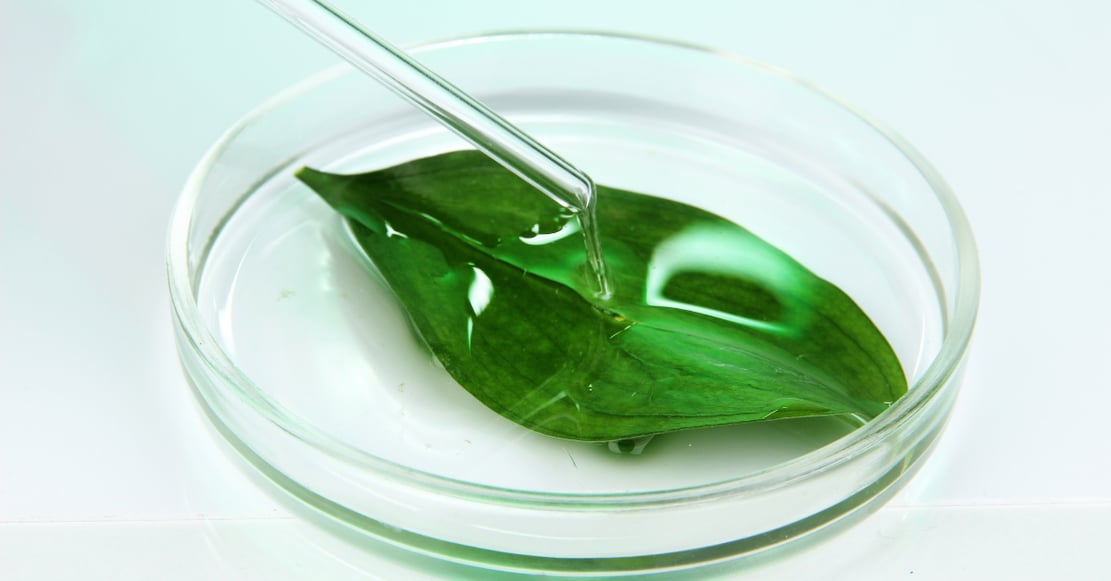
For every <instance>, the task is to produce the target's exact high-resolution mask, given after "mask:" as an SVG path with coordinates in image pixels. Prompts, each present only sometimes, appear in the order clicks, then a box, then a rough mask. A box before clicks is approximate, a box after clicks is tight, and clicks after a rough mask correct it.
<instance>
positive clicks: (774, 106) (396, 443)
mask: <svg viewBox="0 0 1111 581" xmlns="http://www.w3.org/2000/svg"><path fill="white" fill-rule="evenodd" d="M414 52H415V54H416V55H417V57H418V58H419V59H420V60H421V61H422V62H424V63H425V64H427V65H428V66H429V67H430V68H432V69H434V70H436V71H437V72H439V73H441V74H442V75H444V76H445V77H447V78H450V79H452V81H453V82H455V83H457V84H458V85H459V86H460V87H462V88H463V89H464V90H465V91H468V92H470V93H471V94H473V95H475V96H477V97H478V98H480V99H481V100H482V101H484V102H485V103H487V104H488V105H490V106H491V107H492V108H494V109H495V110H497V111H498V112H499V113H501V114H502V115H504V116H505V117H507V118H508V119H509V120H510V121H511V122H513V123H515V124H517V125H518V126H520V127H522V128H523V129H525V130H526V131H528V132H529V133H530V134H532V135H533V136H535V137H537V138H538V139H539V140H541V141H542V142H543V143H545V144H546V145H547V146H549V147H551V148H552V149H554V150H556V151H558V152H559V153H560V154H561V155H563V156H564V157H566V158H567V159H569V160H570V161H572V162H573V163H575V164H576V165H578V166H579V167H581V168H582V169H583V170H585V171H586V172H587V173H589V174H590V175H591V176H592V177H593V178H594V180H595V181H596V182H598V183H601V184H604V185H607V186H611V187H618V188H623V189H627V190H633V191H638V192H643V193H648V194H652V195H657V196H661V197H666V198H672V199H676V200H679V201H683V202H685V203H688V204H692V205H695V206H699V207H702V208H705V209H708V210H710V211H712V212H714V213H717V214H719V215H721V216H724V217H726V218H729V219H731V220H733V221H735V222H737V223H738V224H741V225H742V226H744V227H745V228H747V229H749V230H751V231H753V232H754V233H756V234H757V235H758V236H760V237H761V238H763V239H764V240H767V241H768V242H771V243H772V244H774V245H776V246H778V247H779V248H781V249H783V250H784V251H786V252H787V253H788V254H790V255H792V256H793V257H794V258H796V259H797V260H798V261H800V262H801V263H802V264H804V265H805V266H806V267H807V268H809V269H810V270H811V271H813V272H814V273H816V274H818V275H819V276H821V277H822V278H825V279H826V280H829V281H830V282H833V283H834V284H836V285H837V286H838V287H840V288H841V289H842V290H844V291H845V292H846V293H847V294H848V295H849V296H851V297H852V298H853V299H854V300H855V301H856V302H857V304H859V305H860V306H861V308H862V309H863V310H864V311H865V312H866V313H867V314H868V315H869V316H870V317H871V318H872V319H873V321H874V322H875V323H876V325H877V326H878V327H879V329H880V330H881V331H882V332H883V333H884V335H885V336H886V337H887V338H888V340H889V342H890V343H891V345H892V347H893V348H894V349H895V352H896V353H897V355H898V356H899V359H900V361H901V363H902V364H903V367H904V370H905V371H906V373H907V379H908V383H909V386H910V387H909V390H908V393H907V395H906V396H904V397H903V398H901V399H900V400H898V401H897V402H895V404H894V405H892V406H891V407H890V408H889V409H887V410H886V411H884V412H883V413H881V414H880V415H879V416H877V417H876V418H874V419H872V420H870V421H868V422H865V423H860V422H855V421H853V420H851V419H848V418H838V417H828V418H812V419H794V420H780V421H771V422H758V423H752V424H745V425H738V426H731V427H724V428H713V429H704V430H690V431H684V432H676V433H671V434H664V435H661V436H657V437H656V438H655V439H654V440H653V441H652V442H651V445H650V446H648V447H647V448H645V449H644V450H643V451H641V450H637V451H638V452H641V453H639V454H628V453H626V454H618V453H614V451H613V450H611V448H610V447H609V446H607V445H605V444H598V443H583V442H575V441H567V440H561V439H557V438H551V437H548V436H544V435H541V434H538V433H535V432H532V431H530V430H528V429H526V428H523V427H521V426H518V425H516V424H514V423H512V422H510V421H509V420H506V419H504V418H502V417H501V416H499V415H497V414H496V413H495V412H493V411H490V410H489V409H486V408H485V407H483V406H482V405H481V404H480V403H479V402H478V401H477V400H475V399H474V398H473V397H471V396H470V395H469V394H468V393H467V392H466V391H465V390H464V389H462V388H461V387H459V386H458V385H457V384H455V383H454V381H453V380H452V379H451V378H450V376H449V375H448V374H447V372H446V371H444V370H443V369H442V368H441V367H440V366H438V365H437V363H436V361H435V359H434V357H432V356H431V355H430V353H429V352H428V350H427V349H426V348H424V347H423V346H422V344H421V342H420V340H419V339H418V338H417V336H416V334H415V333H414V332H413V330H412V329H411V328H410V325H409V323H408V320H407V318H406V315H405V313H404V312H403V311H402V309H401V308H400V306H399V303H398V301H397V299H396V298H395V297H394V296H393V295H392V294H391V292H390V291H389V289H388V288H386V287H385V286H384V285H383V284H382V283H381V281H380V279H378V278H376V277H375V276H373V274H372V273H371V270H370V268H369V267H368V264H367V262H366V259H365V257H364V256H363V255H362V254H361V253H360V251H359V250H358V248H357V247H356V245H355V244H354V243H353V242H352V241H351V238H350V236H349V235H348V232H347V230H346V229H345V228H344V225H343V222H342V220H341V218H340V217H339V216H338V215H337V214H336V213H335V212H334V211H332V210H331V209H330V208H328V207H327V206H326V205H325V204H324V203H323V202H322V201H321V200H320V199H319V198H318V197H317V196H316V195H315V194H313V193H312V192H311V191H309V190H308V189H307V188H306V187H304V186H303V185H301V184H300V183H299V182H298V181H296V180H295V178H294V177H293V172H294V171H296V170H297V169H299V168H300V167H302V166H306V165H307V166H311V167H314V168H318V169H325V170H329V171H334V172H340V173H354V172H359V171H369V170H373V169H379V168H384V167H389V166H392V165H396V164H398V163H402V162H405V161H408V160H413V159H417V158H421V157H426V156H429V155H433V154H437V153H442V152H447V151H454V150H458V149H463V148H467V145H466V144H465V143H463V142H462V141H461V140H460V139H459V138H458V137H456V136H455V135H454V134H451V133H449V132H448V131H447V130H445V129H443V128H442V127H440V126H438V125H437V124H436V123H435V122H433V121H431V120H429V119H427V118H426V117H424V116H423V115H422V114H421V113H419V112H417V111H416V110H414V109H413V108H412V107H411V106H410V105H408V104H406V103H404V102H402V101H401V100H400V99H398V98H397V97H395V96H394V95H393V94H392V93H389V92H388V91H387V90H386V89H384V88H382V87H380V86H378V85H377V84H376V83H375V82H374V81H372V80H370V79H369V78H366V77H365V76H363V75H362V74H360V73H358V72H356V71H354V70H353V69H350V68H349V67H347V66H338V67H335V68H332V69H329V70H327V71H324V72H322V73H320V74H318V75H316V76H314V77H312V78H310V79H308V80H306V81H304V82H302V83H300V84H298V85H296V86H294V87H292V88H290V89H288V90H286V91H284V92H283V93H281V94H279V95H277V96H276V97H274V98H273V99H271V100H270V101H268V102H266V103H264V104H263V105H261V106H260V107H259V108H258V109H256V110H255V111H253V112H251V113H250V114H248V115H247V116H246V117H245V118H244V119H243V120H241V121H240V122H239V123H237V124H236V125H235V126H234V127H232V128H231V129H229V130H228V131H227V132H226V133H225V134H224V135H223V136H222V137H221V138H220V140H219V141H218V142H217V143H216V144H215V145H214V146H213V147H212V148H211V150H210V151H209V152H208V153H207V154H206V155H205V157H204V158H203V159H202V160H201V162H200V163H199V165H198V166H197V168H196V170H195V171H194V173H193V175H192V176H191V178H190V180H189V182H188V183H187V185H186V187H185V190H184V192H183V194H182V197H181V200H180V202H179V204H178V206H177V209H176V210H175V214H174V216H173V218H172V222H171V225H170V231H169V241H168V273H169V286H170V297H171V303H172V307H173V314H174V321H175V330H176V339H177V345H178V351H179V354H180V359H181V362H182V367H183V369H184V371H185V374H186V376H187V378H188V380H189V383H190V385H191V386H192V388H193V389H194V391H195V393H196V395H197V398H198V400H199V401H200V403H201V404H202V406H203V409H204V410H205V411H206V413H207V416H208V418H209V419H210V420H211V421H212V422H213V423H214V424H215V426H216V427H217V429H218V430H219V432H220V433H221V434H222V435H223V436H224V437H225V438H227V440H228V441H229V442H230V443H231V444H232V445H233V446H234V447H235V448H236V449H237V450H238V451H239V452H240V453H241V454H242V455H243V456H244V458H245V459H246V460H247V461H248V462H249V463H250V464H251V465H252V466H254V467H255V469H257V470H258V471H259V472H260V473H261V474H263V475H265V476H266V477H267V478H268V479H269V480H271V481H272V482H273V483H274V484H276V485H277V486H278V487H279V488H280V489H282V490H284V491H285V492H287V493H289V494H290V495H292V497H294V498H296V499H298V501H299V502H303V503H304V505H305V506H307V507H309V508H311V509H313V510H315V511H318V512H319V513H320V514H321V515H324V516H325V518H328V519H334V520H335V521H337V522H338V523H341V524H342V526H344V527H346V528H347V529H349V530H350V531H352V532H353V533H354V534H356V535H360V536H365V537H366V542H368V543H378V542H385V543H389V544H392V545H397V546H400V547H403V548H405V549H409V550H412V551H416V552H418V553H423V554H427V555H432V556H435V557H437V558H442V559H446V560H449V561H456V562H461V563H466V564H470V565H475V566H479V567H485V568H491V569H500V570H508V571H528V572H543V573H552V574H576V573H588V574H607V573H611V574H619V573H633V572H652V571H661V570H668V569H678V568H688V567H694V566H697V565H701V564H706V563H710V562H716V561H721V560H725V559H733V558H743V557H745V556H749V555H755V554H758V553H761V552H763V551H765V550H767V549H770V548H772V547H778V546H784V545H788V544H791V543H793V542H795V541H796V540H798V539H801V538H804V537H807V536H808V535H809V534H810V533H812V532H814V531H818V530H821V529H823V528H826V527H829V525H831V524H833V523H836V522H838V521H842V520H844V519H845V517H847V516H849V515H860V514H862V513H866V512H867V511H868V510H871V509H874V508H875V507H876V506H878V505H879V504H880V502H882V500H883V499H884V498H886V496H887V495H889V494H890V493H891V492H892V491H893V490H895V489H897V488H898V487H899V486H900V485H901V484H902V483H904V482H905V481H906V480H907V479H908V478H909V477H910V475H911V474H913V472H914V471H915V469H916V468H917V467H918V466H919V465H920V463H921V461H922V460H923V458H924V457H925V456H926V455H927V452H928V451H929V450H930V449H931V447H932V445H933V443H934V442H935V440H936V439H937V437H938V435H939V434H940V433H941V431H942V429H943V427H944V425H945V421H946V419H947V417H948V416H949V413H950V410H951V408H952V405H953V401H954V398H955V396H956V393H957V390H958V389H959V385H960V378H961V370H962V365H963V363H964V361H965V357H966V353H967V349H968V344H969V341H970V338H971V333H972V329H973V326H974V321H975V317H976V311H977V306H978V300H979V270H978V268H979V267H978V263H977V257H976V249H975V244H974V241H973V238H972V235H971V232H970V229H969V225H968V222H967V219H966V218H965V216H964V214H963V212H962V210H961V208H960V206H959V204H958V202H957V201H956V199H955V197H954V195H953V194H952V192H951V191H950V190H949V188H948V187H947V186H946V184H945V183H944V181H943V179H942V178H941V177H940V176H939V175H938V173H937V172H936V171H935V170H934V169H933V168H932V167H931V166H930V165H929V163H928V162H927V161H926V160H925V159H924V158H923V157H922V156H921V155H920V154H919V153H917V152H916V151H915V150H914V149H913V148H912V147H911V146H910V145H909V144H907V143H906V142H905V141H904V140H903V139H901V138H900V137H898V136H897V135H896V134H894V133H893V132H891V131H889V130H887V129H885V128H883V127H882V126H880V125H878V124H877V123H875V122H873V121H871V120H869V119H868V118H867V117H866V116H864V115H862V114H860V113H858V112H856V111H855V110H853V109H852V108H851V107H849V106H847V105H846V104H844V103H842V102H841V101H839V100H838V99H836V98H834V97H832V96H830V95H829V94H827V93H826V92H824V91H822V90H821V89H819V88H817V87H815V86H813V85H811V84H810V83H807V82H806V81H804V80H801V79H799V78H797V77H794V76H792V75H790V74H787V73H785V72H782V71H779V70H776V69H774V68H771V67H768V66H765V65H762V64H759V63H756V62H752V61H750V60H747V59H744V58H741V57H737V56H734V55H729V54H725V53H721V52H717V51H713V50H709V49H705V48H700V47H696V46H690V45H685V44H679V43H673V42H668V41H662V40H658V39H649V38H642V37H634V36H629V35H620V34H601V33H577V32H564V31H527V32H508V33H499V34H489V35H484V36H480V37H472V38H463V39H455V40H451V41H445V42H440V43H436V44H431V45H428V46H423V47H420V48H418V49H416V50H415V51H414Z"/></svg>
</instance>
